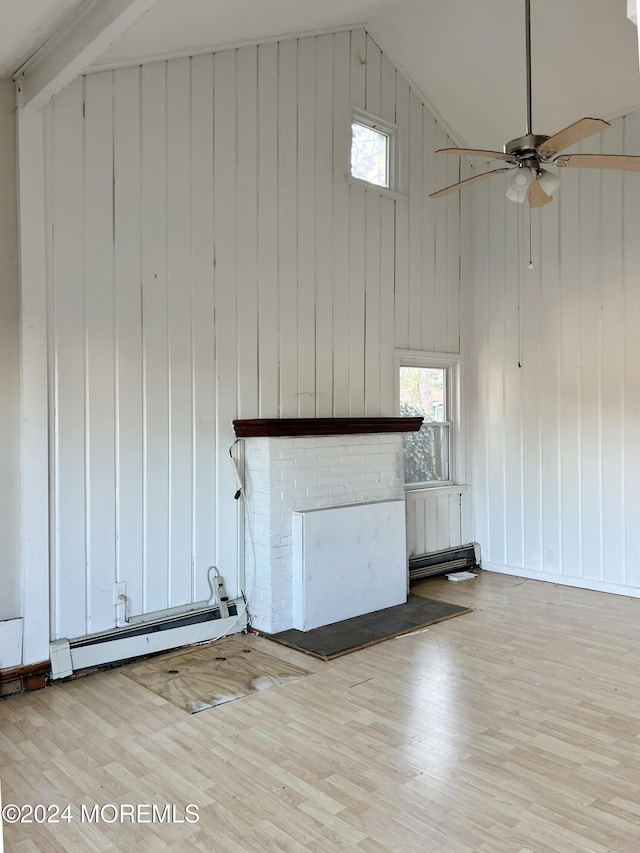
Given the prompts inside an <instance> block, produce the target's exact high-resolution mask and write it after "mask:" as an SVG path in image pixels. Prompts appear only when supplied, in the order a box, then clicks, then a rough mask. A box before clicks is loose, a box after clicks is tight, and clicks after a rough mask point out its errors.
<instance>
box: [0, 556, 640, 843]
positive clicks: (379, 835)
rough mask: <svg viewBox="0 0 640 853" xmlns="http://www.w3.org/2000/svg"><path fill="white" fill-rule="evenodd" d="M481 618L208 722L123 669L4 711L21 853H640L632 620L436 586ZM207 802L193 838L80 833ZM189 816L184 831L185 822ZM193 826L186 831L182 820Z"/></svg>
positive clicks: (494, 578) (151, 830)
mask: <svg viewBox="0 0 640 853" xmlns="http://www.w3.org/2000/svg"><path fill="white" fill-rule="evenodd" d="M425 587H426V588H428V592H429V594H430V595H432V596H433V597H440V598H443V599H444V600H448V601H452V602H455V603H460V604H464V605H470V606H472V607H474V608H475V610H474V612H473V613H472V614H469V615H467V616H464V617H461V618H458V619H451V620H449V621H447V622H442V623H440V624H437V625H433V626H432V627H430V628H428V629H426V630H422V631H421V632H419V633H416V634H413V635H408V636H404V637H400V638H398V639H393V640H388V641H386V642H384V643H380V644H379V645H375V646H372V647H370V648H368V649H364V650H362V651H359V652H355V653H353V654H350V655H347V656H345V657H342V658H338V659H336V660H334V661H331V662H329V663H325V662H321V661H317V660H314V659H313V658H310V657H306V656H304V655H301V654H300V653H298V652H294V651H292V650H289V649H286V648H283V647H281V646H277V645H275V644H273V643H270V642H269V641H268V640H264V639H261V638H257V637H248V638H246V640H247V642H248V643H250V644H252V645H253V646H255V648H256V649H262V650H263V651H266V652H267V653H268V654H271V655H277V656H279V657H281V658H282V659H283V660H287V661H290V662H291V663H294V664H297V665H299V666H302V667H303V668H304V669H308V670H310V671H311V673H312V674H311V675H308V676H306V677H304V678H301V679H299V680H297V681H294V682H290V683H288V684H284V685H281V686H279V687H274V688H273V689H269V690H264V691H262V692H258V693H253V694H250V695H248V696H246V697H244V698H241V699H238V700H236V701H233V702H229V703H228V704H225V705H221V706H219V707H217V708H212V709H210V710H207V711H203V712H202V713H199V714H196V715H189V714H187V713H185V711H183V710H181V709H179V708H177V707H176V706H175V705H173V704H171V703H170V702H167V701H166V700H165V699H162V698H161V697H160V696H157V695H156V694H155V693H152V692H150V691H149V690H147V689H146V688H145V687H143V686H142V685H139V684H136V683H134V682H132V681H131V679H129V678H127V677H126V676H125V675H124V674H123V671H122V670H121V669H115V670H111V671H109V672H104V673H100V674H97V675H93V676H90V677H87V678H84V679H81V680H77V681H75V682H71V683H68V684H65V685H57V686H54V687H51V688H49V689H47V690H42V691H39V692H36V693H31V694H27V695H24V696H17V697H13V698H11V699H9V700H6V701H3V702H0V779H1V780H2V796H3V801H4V803H5V804H7V803H20V804H21V803H32V804H35V803H39V802H40V803H45V804H50V803H55V804H59V805H63V804H64V803H67V802H68V803H70V804H71V807H72V815H73V820H72V821H71V822H70V823H68V824H57V825H36V824H31V825H21V826H19V825H11V826H7V825H5V828H4V838H5V845H6V849H7V850H10V851H82V853H84V851H92V850H103V851H124V850H135V851H147V850H148V851H156V850H157V851H162V850H178V851H183V850H184V851H188V850H203V851H216V853H218V851H220V853H226V851H317V853H330V851H334V850H346V851H370V853H377V851H402V853H407V851H416V853H430V851H438V853H469V851H486V853H502V851H505V853H515V852H516V851H517V852H518V853H525V852H526V851H534V853H545V852H546V851H557V853H607V851H615V852H616V853H636V851H638V850H640V666H639V662H640V601H638V600H633V599H629V598H623V597H620V596H613V595H605V594H602V593H595V592H587V591H583V590H577V589H570V588H567V587H559V586H554V585H551V584H543V583H539V582H535V581H528V580H522V579H518V578H513V577H506V576H501V575H496V574H489V573H486V574H481V575H480V576H479V577H478V578H477V579H476V580H474V581H469V582H466V583H460V584H452V583H449V582H447V581H446V580H445V579H435V580H431V581H427V582H425ZM82 803H84V804H87V805H89V806H91V805H92V804H98V805H103V804H122V803H124V804H133V805H136V804H143V805H144V804H157V805H162V804H165V803H169V804H176V805H177V806H178V807H179V808H180V810H182V809H183V807H184V805H186V804H188V803H193V804H195V805H197V806H198V809H199V821H198V822H197V823H194V824H187V823H172V824H165V823H149V824H133V823H130V822H125V823H112V824H93V823H87V822H85V823H82V822H81V821H80V805H81V804H82ZM180 813H181V812H180ZM180 813H179V814H180Z"/></svg>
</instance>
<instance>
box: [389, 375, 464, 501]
mask: <svg viewBox="0 0 640 853" xmlns="http://www.w3.org/2000/svg"><path fill="white" fill-rule="evenodd" d="M451 399H452V395H451V369H450V368H448V367H433V366H425V367H422V366H416V365H403V366H401V367H400V415H401V416H405V417H416V416H421V417H423V418H424V422H423V424H422V426H421V427H420V430H419V431H418V432H411V433H405V434H404V438H403V443H404V469H405V485H407V486H409V487H420V486H429V485H436V484H441V483H450V482H451V481H452V472H451V441H452V416H451V415H452V413H451Z"/></svg>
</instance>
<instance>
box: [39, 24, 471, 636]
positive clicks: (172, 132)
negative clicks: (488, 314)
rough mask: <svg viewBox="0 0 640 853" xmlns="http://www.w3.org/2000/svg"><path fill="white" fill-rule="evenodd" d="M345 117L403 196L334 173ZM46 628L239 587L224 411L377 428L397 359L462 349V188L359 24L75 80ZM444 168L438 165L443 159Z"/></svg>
mask: <svg viewBox="0 0 640 853" xmlns="http://www.w3.org/2000/svg"><path fill="white" fill-rule="evenodd" d="M353 107H359V108H363V109H365V110H367V111H368V112H370V113H372V114H374V115H379V116H381V117H382V118H384V119H385V120H387V121H389V122H393V123H396V124H397V126H398V143H399V146H400V175H401V185H400V187H399V189H400V191H401V192H402V193H404V194H405V196H406V197H405V198H404V199H401V200H397V199H394V198H391V197H388V196H384V195H381V194H380V193H378V192H376V191H368V190H364V189H362V188H359V187H350V186H349V185H348V183H347V181H346V177H345V176H346V173H347V171H348V165H349V150H350V122H351V111H352V108H353ZM46 137H47V138H46V149H47V180H48V198H47V209H48V220H49V229H48V235H49V258H48V261H49V294H50V296H49V313H50V318H49V320H50V330H51V340H50V364H51V412H52V424H51V448H52V472H51V473H52V477H51V482H52V507H53V510H52V512H53V517H52V533H53V547H52V561H53V572H52V577H53V589H54V595H53V607H52V610H53V619H54V626H55V628H54V635H55V636H68V637H75V636H81V635H84V634H86V633H88V632H95V631H100V630H105V629H108V628H109V627H110V626H113V625H114V617H115V608H114V606H113V603H112V585H113V582H114V581H116V580H124V581H126V582H127V592H128V595H129V597H130V599H131V612H132V613H137V612H149V611H154V610H159V609H163V608H166V607H172V606H176V605H180V604H183V603H185V602H190V601H192V600H200V599H205V598H208V596H209V591H208V587H207V584H206V569H207V567H208V566H209V565H211V564H216V565H217V566H218V568H219V570H220V572H221V573H222V574H223V575H224V577H225V580H226V582H227V589H228V592H229V593H230V594H231V595H235V594H236V593H237V591H238V589H240V588H241V587H242V583H243V581H242V567H241V566H240V560H239V554H238V539H239V533H238V526H239V514H238V503H237V502H236V501H234V499H233V496H234V492H235V490H236V485H235V482H234V479H233V474H232V470H231V467H230V465H229V458H228V452H227V451H228V448H229V446H230V445H231V443H232V441H233V432H232V427H231V421H232V419H233V418H250V417H278V416H280V417H295V416H331V415H333V416H350V415H352V416H356V415H392V414H394V413H395V409H396V404H395V400H394V387H395V383H394V357H393V353H394V347H400V348H403V349H407V348H412V349H418V350H420V349H424V350H432V351H433V350H438V351H450V352H457V351H458V350H459V341H460V288H459V252H460V234H459V201H458V199H457V198H455V197H454V198H453V199H452V200H451V201H445V202H441V203H439V204H438V205H435V204H433V203H432V202H431V201H430V200H429V199H428V198H427V194H428V192H429V191H431V190H432V189H433V188H435V186H436V185H440V184H442V183H443V182H444V181H446V180H449V181H452V180H455V179H457V177H458V171H457V170H458V166H457V163H452V162H451V160H450V158H445V159H444V160H443V161H442V162H441V161H438V164H437V165H436V161H435V158H434V156H433V150H434V149H435V148H436V147H439V146H443V145H446V144H447V138H446V134H445V133H444V131H443V130H442V129H441V128H440V127H439V125H438V124H437V123H436V121H435V120H434V119H433V118H432V117H431V115H430V114H429V112H428V110H427V109H426V108H425V106H424V104H423V102H422V100H421V99H420V97H419V95H418V94H417V92H415V91H413V90H412V89H411V88H410V86H409V85H408V83H407V82H406V81H405V79H404V78H403V77H402V76H401V75H400V74H399V73H396V70H395V68H394V66H393V65H392V64H391V62H390V61H389V59H388V58H387V57H386V56H384V55H383V54H382V53H381V51H380V49H379V48H378V47H377V46H376V44H375V43H374V42H373V41H372V39H371V38H370V37H369V36H367V35H366V33H365V32H364V31H362V30H354V31H353V32H340V33H336V34H333V35H331V34H330V35H321V36H318V37H310V38H303V39H298V40H296V39H291V40H288V41H282V42H280V43H278V44H264V45H260V46H256V47H244V48H240V49H237V50H230V51H225V52H220V53H217V54H215V55H203V56H198V57H195V58H192V59H188V58H187V59H176V60H171V61H169V62H161V63H154V64H149V65H144V66H142V67H135V68H126V69H120V70H117V71H114V72H102V73H99V74H93V75H89V76H87V77H84V78H82V79H79V80H77V81H76V82H74V83H73V84H72V85H70V86H69V87H68V88H67V89H66V90H65V91H63V92H62V93H61V94H60V95H58V96H57V97H56V98H55V99H54V101H53V102H52V104H51V105H50V107H49V108H48V112H47V116H46ZM446 160H448V162H445V161H446Z"/></svg>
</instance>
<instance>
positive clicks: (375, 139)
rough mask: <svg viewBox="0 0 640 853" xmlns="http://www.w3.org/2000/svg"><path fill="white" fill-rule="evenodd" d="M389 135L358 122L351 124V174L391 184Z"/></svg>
mask: <svg viewBox="0 0 640 853" xmlns="http://www.w3.org/2000/svg"><path fill="white" fill-rule="evenodd" d="M388 150H389V137H388V136H387V134H386V133H381V132H380V131H379V130H374V129H373V128H372V127H367V125H365V124H358V122H357V121H354V122H353V124H352V125H351V174H352V175H353V177H354V178H359V179H360V180H361V181H368V182H369V183H370V184H377V186H379V187H388V186H389V157H388Z"/></svg>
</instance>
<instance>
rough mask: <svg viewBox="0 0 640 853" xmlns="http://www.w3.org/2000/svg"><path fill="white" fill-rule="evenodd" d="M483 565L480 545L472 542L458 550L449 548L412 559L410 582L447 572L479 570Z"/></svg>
mask: <svg viewBox="0 0 640 853" xmlns="http://www.w3.org/2000/svg"><path fill="white" fill-rule="evenodd" d="M480 565H481V554H480V545H478V543H477V542H470V543H469V544H468V545H461V546H460V547H458V548H447V549H446V550H444V551H436V552H434V553H432V554H424V555H422V556H420V557H412V558H411V559H410V560H409V582H410V583H412V582H413V581H419V580H422V579H423V578H428V577H431V575H441V574H444V573H445V572H461V571H464V570H465V569H472V568H479V567H480Z"/></svg>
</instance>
